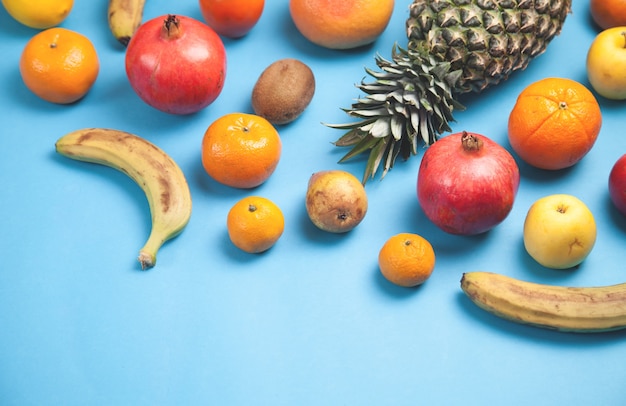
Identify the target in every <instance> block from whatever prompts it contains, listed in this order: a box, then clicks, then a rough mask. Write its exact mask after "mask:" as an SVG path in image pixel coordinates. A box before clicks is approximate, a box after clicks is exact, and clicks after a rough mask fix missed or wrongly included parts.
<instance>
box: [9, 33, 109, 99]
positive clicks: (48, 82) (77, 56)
mask: <svg viewBox="0 0 626 406" xmlns="http://www.w3.org/2000/svg"><path fill="white" fill-rule="evenodd" d="M99 71H100V62H99V60H98V55H97V53H96V49H95V47H94V46H93V44H92V43H91V41H90V40H89V38H87V37H85V36H84V35H82V34H80V33H78V32H76V31H72V30H68V29H65V28H60V27H55V28H48V29H47V30H44V31H41V32H40V33H38V34H36V35H34V36H33V37H32V38H31V39H30V40H29V41H28V42H27V43H26V46H25V47H24V50H23V51H22V55H21V58H20V75H21V76H22V80H23V81H24V84H25V85H26V87H27V88H28V89H30V90H31V91H32V92H33V93H34V94H36V95H37V96H39V97H40V98H42V99H44V100H46V101H49V102H52V103H58V104H69V103H73V102H75V101H77V100H79V99H81V98H82V97H84V96H85V95H86V94H87V92H88V91H89V89H91V87H92V86H93V84H94V83H95V81H96V78H97V77H98V73H99Z"/></svg>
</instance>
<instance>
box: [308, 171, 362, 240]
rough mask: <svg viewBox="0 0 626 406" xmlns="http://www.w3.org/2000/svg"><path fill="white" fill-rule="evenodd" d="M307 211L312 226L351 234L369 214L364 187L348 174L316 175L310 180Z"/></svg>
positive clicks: (323, 172)
mask: <svg viewBox="0 0 626 406" xmlns="http://www.w3.org/2000/svg"><path fill="white" fill-rule="evenodd" d="M306 210H307V214H308V215H309V218H310V219H311V221H312V222H313V224H315V225H316V226H317V227H318V228H320V229H322V230H324V231H328V232H331V233H344V232H347V231H350V230H352V229H353V228H355V227H356V226H357V225H359V224H360V223H361V221H362V220H363V218H364V217H365V214H366V213H367V195H366V193H365V188H364V187H363V184H362V183H361V182H360V181H359V180H358V179H357V178H356V177H355V176H354V175H352V174H351V173H349V172H346V171H341V170H328V171H321V172H316V173H314V174H313V175H312V176H311V178H310V179H309V185H308V189H307V193H306Z"/></svg>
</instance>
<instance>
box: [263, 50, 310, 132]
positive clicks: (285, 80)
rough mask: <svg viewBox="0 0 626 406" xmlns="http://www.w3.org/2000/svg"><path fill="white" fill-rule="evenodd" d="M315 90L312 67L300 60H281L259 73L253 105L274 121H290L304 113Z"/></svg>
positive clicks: (280, 122)
mask: <svg viewBox="0 0 626 406" xmlns="http://www.w3.org/2000/svg"><path fill="white" fill-rule="evenodd" d="M314 93H315V76H314V75H313V71H312V70H311V68H309V67H308V66H307V65H306V64H305V63H303V62H301V61H299V60H297V59H292V58H286V59H280V60H278V61H276V62H274V63H272V64H271V65H270V66H268V67H267V68H265V70H264V71H263V72H262V73H261V75H260V76H259V78H258V80H257V82H256V84H255V85H254V88H253V89H252V108H253V109H254V112H255V114H257V115H259V116H261V117H263V118H265V119H266V120H267V121H269V122H270V123H272V124H277V125H281V124H287V123H290V122H292V121H294V120H295V119H296V118H298V117H299V116H300V114H302V112H303V111H304V109H306V107H307V106H308V105H309V103H310V102H311V99H313V94H314Z"/></svg>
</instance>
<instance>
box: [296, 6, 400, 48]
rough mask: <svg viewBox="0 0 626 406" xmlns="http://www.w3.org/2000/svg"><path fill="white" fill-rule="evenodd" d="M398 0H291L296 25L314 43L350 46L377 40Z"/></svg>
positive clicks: (354, 46) (342, 46)
mask: <svg viewBox="0 0 626 406" xmlns="http://www.w3.org/2000/svg"><path fill="white" fill-rule="evenodd" d="M393 6H394V0H290V1H289V11H290V13H291V18H292V19H293V22H294V24H295V25H296V28H297V29H298V31H300V33H301V34H302V35H303V36H304V37H305V38H307V39H308V40H309V41H311V42H313V43H314V44H317V45H320V46H323V47H326V48H331V49H350V48H356V47H359V46H363V45H367V44H370V43H372V42H374V41H375V40H376V38H378V37H379V36H380V35H381V34H382V33H383V31H384V30H385V28H387V25H388V24H389V20H390V19H391V15H392V14H393Z"/></svg>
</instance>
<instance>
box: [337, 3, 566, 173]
mask: <svg viewBox="0 0 626 406" xmlns="http://www.w3.org/2000/svg"><path fill="white" fill-rule="evenodd" d="M409 10H410V16H409V18H408V19H407V22H406V27H407V36H408V46H407V47H406V49H403V48H401V47H397V46H394V48H393V50H392V55H391V60H387V59H385V58H383V57H381V56H380V55H377V56H376V65H377V66H378V68H379V69H380V70H379V71H375V70H372V69H368V68H366V69H365V70H366V72H367V73H368V75H370V76H371V77H372V78H373V79H375V80H374V81H373V82H370V83H367V82H365V81H362V82H361V83H360V84H357V87H358V88H359V89H360V90H361V91H363V92H364V93H365V96H364V97H362V98H359V99H357V100H356V101H355V102H354V103H353V104H352V107H351V108H350V109H344V111H345V112H346V113H347V114H348V115H349V116H352V117H356V118H358V119H359V121H357V122H353V123H347V124H326V125H327V126H329V127H331V128H337V129H342V130H347V131H346V133H345V134H344V135H343V136H342V137H341V138H339V139H338V140H337V141H336V142H335V145H337V146H340V147H351V149H350V151H349V152H348V153H347V154H346V155H345V156H344V157H343V158H342V159H341V161H340V162H344V161H346V160H348V159H351V158H353V157H355V156H357V155H359V154H361V153H364V152H367V151H369V158H368V160H367V164H366V168H365V174H364V177H363V183H365V182H367V180H368V179H370V178H374V176H375V175H376V172H377V171H378V168H379V167H380V165H381V164H383V166H384V169H383V173H382V175H381V178H382V177H384V176H385V174H386V173H387V172H388V171H389V169H391V168H392V167H393V164H394V162H395V160H396V158H397V157H398V156H401V157H402V158H404V159H408V158H409V157H410V156H411V155H416V154H417V147H418V144H419V140H422V141H423V142H424V144H425V145H426V146H428V145H431V144H432V143H434V142H435V141H436V140H437V139H438V137H439V135H440V134H442V133H443V132H447V131H451V128H450V124H449V123H450V122H452V121H454V119H453V115H452V113H453V111H454V110H455V109H456V110H463V109H464V106H463V105H462V104H461V103H459V102H458V100H457V99H458V96H459V95H460V94H463V93H467V92H480V91H482V90H483V89H485V88H487V87H488V86H492V85H495V84H497V83H499V82H500V81H502V80H505V79H507V77H508V76H509V75H510V74H511V73H512V72H513V71H516V70H519V69H524V68H526V66H527V65H528V63H529V62H530V61H531V60H532V59H533V58H534V57H536V56H538V55H540V54H541V53H543V52H544V51H545V49H546V47H547V45H548V43H549V42H550V41H551V40H552V39H553V38H554V37H555V36H556V35H558V34H559V33H560V31H561V27H562V26H563V23H564V22H565V18H566V16H567V14H568V13H569V12H570V10H571V0H413V3H412V4H411V5H410V7H409ZM383 162H384V163H383Z"/></svg>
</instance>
